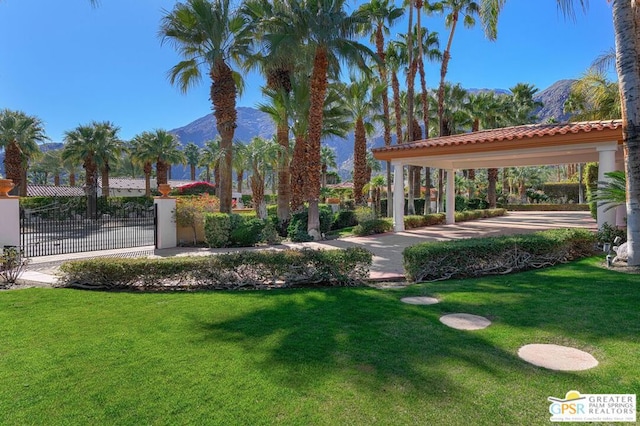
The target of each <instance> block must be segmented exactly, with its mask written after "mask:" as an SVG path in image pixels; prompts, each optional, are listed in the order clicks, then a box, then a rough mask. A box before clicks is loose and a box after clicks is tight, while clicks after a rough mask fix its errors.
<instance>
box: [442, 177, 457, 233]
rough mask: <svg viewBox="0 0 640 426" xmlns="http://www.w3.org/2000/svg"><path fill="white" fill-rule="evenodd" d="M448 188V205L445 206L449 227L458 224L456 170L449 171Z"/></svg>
mask: <svg viewBox="0 0 640 426" xmlns="http://www.w3.org/2000/svg"><path fill="white" fill-rule="evenodd" d="M446 173H447V188H446V190H445V191H446V196H447V203H446V205H445V209H444V212H445V215H446V218H447V225H452V224H454V223H456V185H455V175H456V173H455V170H454V169H447V170H446Z"/></svg>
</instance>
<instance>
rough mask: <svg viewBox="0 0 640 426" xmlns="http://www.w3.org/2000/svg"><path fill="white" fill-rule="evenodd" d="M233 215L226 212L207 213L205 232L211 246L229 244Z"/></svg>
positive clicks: (205, 216)
mask: <svg viewBox="0 0 640 426" xmlns="http://www.w3.org/2000/svg"><path fill="white" fill-rule="evenodd" d="M231 216H232V215H228V214H226V213H205V215H204V234H205V239H206V243H207V244H208V245H209V247H226V246H227V245H228V244H229V236H230V235H231Z"/></svg>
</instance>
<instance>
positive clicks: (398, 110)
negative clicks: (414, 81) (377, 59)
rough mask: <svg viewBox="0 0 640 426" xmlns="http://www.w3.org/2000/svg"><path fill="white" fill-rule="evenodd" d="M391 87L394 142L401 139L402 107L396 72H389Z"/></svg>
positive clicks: (399, 142) (397, 142)
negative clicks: (394, 125)
mask: <svg viewBox="0 0 640 426" xmlns="http://www.w3.org/2000/svg"><path fill="white" fill-rule="evenodd" d="M391 88H392V89H393V109H394V112H395V116H396V144H401V143H402V142H403V141H402V107H401V106H400V82H399V81H398V76H397V75H396V73H395V72H394V73H392V74H391Z"/></svg>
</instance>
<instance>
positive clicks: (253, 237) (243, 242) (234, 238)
mask: <svg viewBox="0 0 640 426" xmlns="http://www.w3.org/2000/svg"><path fill="white" fill-rule="evenodd" d="M232 216H239V217H241V216H240V215H232ZM264 226H265V222H263V221H262V220H260V219H258V218H249V219H244V218H242V219H241V220H239V221H236V222H235V223H232V225H231V233H230V234H229V243H230V244H231V245H232V246H235V247H253V246H255V245H256V244H258V243H259V242H260V240H261V238H262V231H263V229H264Z"/></svg>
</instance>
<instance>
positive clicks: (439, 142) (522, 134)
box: [373, 120, 622, 160]
mask: <svg viewBox="0 0 640 426" xmlns="http://www.w3.org/2000/svg"><path fill="white" fill-rule="evenodd" d="M603 132H607V133H611V134H612V135H616V136H617V137H616V139H615V140H621V138H622V120H609V121H585V122H579V123H553V124H530V125H524V126H514V127H504V128H500V129H491V130H481V131H479V132H472V133H464V134H459V135H452V136H443V137H438V138H431V139H424V140H421V141H416V142H411V143H405V144H400V145H392V146H388V147H382V148H375V149H373V153H374V156H375V157H376V158H378V159H384V160H386V159H389V157H395V155H394V153H400V152H401V151H402V152H404V153H405V154H410V151H422V150H425V149H426V148H431V149H432V150H433V149H439V148H445V147H447V148H451V147H456V146H468V147H469V148H471V145H475V147H474V148H476V149H474V151H476V150H480V149H481V148H484V147H481V146H484V145H486V148H489V147H488V146H489V145H490V144H495V143H499V142H517V143H522V144H525V143H527V142H529V143H536V141H541V140H542V139H543V138H544V139H545V140H551V139H558V140H559V139H562V140H563V141H573V140H574V139H575V142H576V143H577V142H581V141H583V140H589V139H596V138H598V137H602V135H600V133H603ZM591 136H592V137H591ZM461 150H464V148H461ZM404 156H407V155H404Z"/></svg>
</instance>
